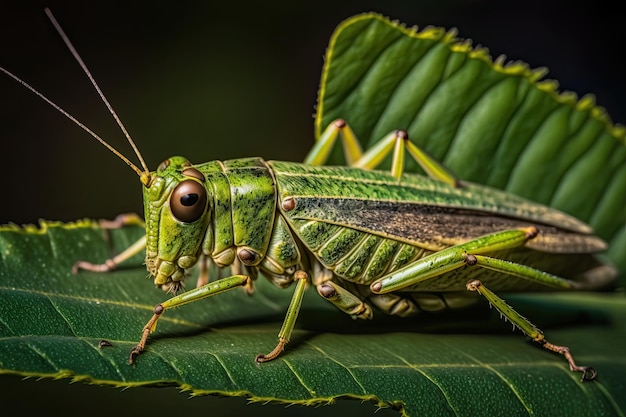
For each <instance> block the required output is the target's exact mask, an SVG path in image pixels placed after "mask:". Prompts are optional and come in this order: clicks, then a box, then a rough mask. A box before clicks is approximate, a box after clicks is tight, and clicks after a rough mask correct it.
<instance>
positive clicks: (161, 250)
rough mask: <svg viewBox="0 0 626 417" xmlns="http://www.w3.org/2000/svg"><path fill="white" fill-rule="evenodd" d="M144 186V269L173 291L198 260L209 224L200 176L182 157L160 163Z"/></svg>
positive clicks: (207, 208) (202, 176)
mask: <svg viewBox="0 0 626 417" xmlns="http://www.w3.org/2000/svg"><path fill="white" fill-rule="evenodd" d="M150 177H151V179H150V182H149V184H148V185H146V186H145V187H144V193H143V197H144V211H145V221H146V266H147V268H148V271H149V272H150V274H151V275H153V276H154V283H155V285H157V286H158V287H161V288H162V289H163V290H165V291H169V292H176V291H177V290H178V288H179V287H180V285H181V284H182V281H183V279H184V278H185V271H186V270H187V269H188V268H191V267H192V266H193V265H195V264H196V262H197V261H198V258H199V256H200V255H201V248H202V242H203V238H202V237H203V236H204V235H205V233H206V230H207V227H208V225H209V221H210V217H211V216H210V210H209V201H211V200H212V198H209V196H208V195H207V187H206V184H205V182H206V180H205V177H204V175H203V174H202V173H201V172H200V171H199V170H198V169H196V168H194V167H193V166H192V164H191V163H190V162H189V161H188V160H187V159H186V158H183V157H180V156H174V157H171V158H169V159H167V160H165V161H164V162H162V163H161V164H160V165H159V167H158V168H157V170H156V171H155V172H152V173H151V174H150Z"/></svg>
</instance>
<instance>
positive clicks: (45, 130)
mask: <svg viewBox="0 0 626 417" xmlns="http://www.w3.org/2000/svg"><path fill="white" fill-rule="evenodd" d="M22 3H24V2H21V1H1V2H0V56H1V61H0V65H2V66H4V67H5V68H7V69H9V70H10V71H12V72H14V73H16V74H17V75H19V76H20V77H22V78H23V79H24V80H25V81H27V82H28V83H30V84H32V85H33V86H35V87H36V88H37V89H39V90H40V91H41V92H42V93H44V94H46V95H47V96H48V97H49V98H51V99H52V100H53V101H56V102H57V103H58V104H59V105H61V106H62V107H64V108H65V109H66V110H68V111H69V112H70V113H72V114H73V115H74V116H75V117H77V118H78V119H79V120H81V121H82V122H84V123H85V124H87V125H88V126H90V127H91V128H92V129H94V130H95V131H96V132H98V133H100V134H101V136H103V137H105V138H107V140H109V141H110V142H111V143H112V144H113V145H114V146H115V147H117V148H118V149H120V150H121V151H122V152H123V153H124V154H125V155H127V156H128V157H130V158H131V159H132V160H133V161H134V160H135V158H134V156H133V155H132V153H131V151H130V148H129V147H128V145H127V144H125V143H124V138H123V136H122V135H121V134H120V133H119V130H118V129H117V128H116V126H115V124H114V122H113V121H112V118H111V117H110V116H109V115H108V114H107V110H106V108H105V107H104V106H103V104H102V103H100V102H99V99H98V97H97V95H96V94H95V92H94V91H93V89H92V88H91V86H90V85H89V84H88V81H87V79H86V77H85V76H84V75H83V74H82V73H81V71H80V69H79V67H78V65H77V64H76V63H75V62H74V60H73V59H72V58H71V56H70V55H69V53H68V52H67V50H66V49H65V47H64V46H63V44H62V43H61V41H60V40H59V37H58V36H57V35H56V34H55V32H54V30H53V29H52V27H51V25H50V24H49V22H48V21H47V19H46V17H45V15H44V13H43V8H44V7H45V6H48V7H50V8H51V9H52V11H53V12H54V13H55V15H56V17H57V19H58V20H59V21H60V22H61V24H62V25H63V27H64V29H65V30H66V32H67V33H68V35H69V36H70V38H71V39H72V41H73V42H74V45H75V46H76V47H77V49H78V50H79V52H80V53H81V54H82V56H83V59H84V60H85V62H86V63H87V65H88V66H89V67H90V69H91V71H92V73H93V75H94V76H95V77H96V79H97V80H98V82H99V83H100V86H101V88H102V89H103V90H104V92H105V93H106V94H107V96H108V98H109V100H110V101H111V102H112V104H113V106H114V107H115V108H116V111H117V112H118V114H119V115H120V117H121V118H122V120H123V121H124V122H125V124H126V126H127V128H128V130H129V131H130V133H131V135H133V137H134V138H135V140H136V141H137V143H138V146H139V148H140V149H141V151H142V153H143V155H144V157H145V158H146V160H147V162H148V165H149V167H150V168H151V169H154V168H155V167H156V166H157V164H158V163H159V162H161V161H162V160H163V159H165V158H167V157H169V156H171V155H176V154H180V155H185V156H187V157H188V158H189V159H191V160H192V161H195V162H204V161H208V160H212V159H228V158H234V157H242V156H262V157H265V158H268V159H285V160H295V161H299V160H302V158H303V157H304V156H305V154H306V152H307V150H308V149H309V148H310V147H311V145H312V143H313V118H312V115H313V113H314V105H315V102H316V96H317V88H318V82H319V76H320V71H321V68H322V64H323V55H324V52H325V48H326V45H327V42H328V40H329V38H330V36H331V34H332V32H333V30H334V28H335V27H336V25H337V24H338V23H340V22H341V21H342V20H343V19H345V18H347V17H349V16H352V15H354V14H357V13H361V12H366V11H377V12H380V13H382V14H384V15H386V16H388V17H390V18H393V19H398V20H400V21H401V22H404V23H406V24H407V25H409V26H412V25H419V26H420V27H424V26H427V25H435V26H443V27H446V28H450V27H456V28H458V32H459V36H460V37H463V38H471V39H473V41H474V44H480V45H483V46H487V47H488V48H489V50H490V51H491V54H492V56H494V57H496V56H498V55H500V54H506V55H507V57H509V58H510V59H514V60H522V61H525V62H527V63H529V64H530V66H531V67H533V68H534V67H540V66H547V67H548V68H549V69H550V72H549V74H548V76H547V78H554V79H557V80H559V82H560V85H561V87H562V89H566V90H572V91H575V92H576V93H578V94H579V95H580V96H582V95H584V94H586V93H590V92H591V93H594V94H595V95H596V98H597V102H598V104H600V105H601V106H603V107H605V108H606V109H607V110H608V112H609V114H610V115H611V117H612V118H613V120H615V121H617V122H626V106H625V104H624V97H626V91H625V90H626V88H625V86H624V82H623V76H622V74H623V66H621V65H620V64H619V62H618V61H621V59H623V53H624V45H625V40H626V35H625V34H624V30H623V14H619V13H617V12H616V10H613V9H612V7H611V6H609V3H608V2H603V1H593V2H584V3H583V4H584V6H576V5H572V4H570V3H569V2H564V1H563V2H561V1H558V2H549V1H544V2H539V1H526V2H504V1H489V0H482V1H481V0H473V1H462V0H450V1H435V0H430V1H426V0H424V1H398V0H396V1H394V0H385V1H382V0H380V1H373V0H370V1H362V0H361V1H356V0H355V1H339V0H335V1H327V0H318V1H300V2H295V1H293V2H284V3H283V2H277V3H271V2H267V1H266V2H258V3H255V4H248V3H240V2H235V1H231V2H224V3H222V4H217V5H212V4H209V2H194V3H193V4H192V5H187V4H185V3H177V4H175V3H174V2H158V1H157V2H145V1H143V2H142V1H140V2H117V1H90V2H78V1H76V2H69V1H65V2H64V1H46V2H43V1H30V2H28V4H22ZM0 111H1V114H2V116H1V117H2V118H1V120H2V124H1V127H0V132H1V133H0V140H1V154H2V162H1V163H2V165H1V172H2V175H3V177H4V178H3V180H2V184H3V185H2V196H1V197H0V224H5V223H8V222H14V223H18V224H22V223H36V222H37V221H38V219H40V218H44V219H48V220H63V221H71V220H76V219H79V218H84V217H89V218H112V217H114V216H115V215H116V214H118V213H121V212H128V211H135V212H140V210H141V207H142V206H141V194H140V184H139V182H138V181H137V177H136V175H135V174H134V173H133V172H132V171H131V170H129V169H128V168H127V167H125V165H124V164H123V163H122V162H121V161H119V160H117V158H115V157H114V156H113V155H112V154H110V153H109V152H108V151H106V150H105V149H104V148H102V146H100V145H98V144H97V143H95V141H93V140H92V139H90V138H89V137H88V136H87V135H86V134H85V133H84V132H82V130H80V129H79V128H77V127H76V126H74V125H72V124H71V122H69V121H68V120H66V119H65V118H64V117H63V116H61V115H60V114H59V113H57V112H56V111H54V110H53V109H51V108H50V107H49V106H48V105H46V104H45V103H43V102H42V101H41V100H39V99H38V98H37V97H35V96H34V95H33V94H31V93H29V92H28V91H27V90H25V89H24V88H23V87H21V86H20V85H19V84H17V83H15V82H14V81H12V80H10V79H9V78H7V77H4V76H0ZM18 381H19V378H18V377H15V376H3V377H1V378H0V387H1V388H0V389H2V390H3V391H2V392H3V394H2V396H1V398H2V406H3V408H6V409H10V408H14V409H16V410H20V413H29V412H33V413H38V414H39V415H54V414H60V413H61V412H63V413H64V414H66V415H73V414H76V415H78V414H79V413H80V414H81V415H85V414H88V415H92V416H94V415H95V416H99V415H110V414H112V413H115V414H116V415H119V414H120V411H119V410H115V411H113V409H112V408H110V407H109V405H110V404H117V405H118V406H122V410H126V412H128V413H131V412H135V413H136V412H137V410H136V408H135V407H136V406H142V407H146V408H145V409H144V412H146V413H148V412H155V413H156V412H160V413H164V412H167V413H176V412H180V413H183V412H184V413H188V412H207V413H211V414H212V415H220V412H222V411H220V409H219V407H222V408H223V409H224V410H225V411H223V413H224V414H225V413H227V412H229V411H230V412H237V413H239V414H240V415H261V414H260V413H267V414H268V415H269V414H274V413H277V412H280V413H284V414H285V415H305V414H303V413H307V414H308V415H314V414H322V413H324V414H336V413H359V412H360V413H364V414H366V415H372V414H373V412H374V410H375V408H374V407H373V406H371V405H360V404H359V403H358V402H356V401H352V402H347V401H342V402H341V403H342V404H341V405H340V408H322V409H317V410H315V409H305V410H303V409H302V408H301V407H294V408H291V409H284V408H283V407H282V406H271V407H270V406H264V407H263V406H260V405H253V406H245V404H246V401H245V400H244V399H228V400H227V399H217V398H213V397H203V398H196V399H193V400H188V399H187V395H186V394H178V393H177V392H176V390H175V389H166V390H158V391H157V390H155V389H133V390H129V391H124V392H122V391H119V390H114V389H109V388H96V387H89V386H86V385H84V384H73V385H69V384H68V383H67V381H60V382H59V381H39V382H34V381H29V382H20V383H17V382H18ZM11 405H13V406H14V407H11ZM377 415H383V413H380V414H377ZM385 415H386V414H385ZM389 415H394V413H391V412H389Z"/></svg>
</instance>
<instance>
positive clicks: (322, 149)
mask: <svg viewBox="0 0 626 417" xmlns="http://www.w3.org/2000/svg"><path fill="white" fill-rule="evenodd" d="M338 136H339V137H340V138H341V141H342V144H343V149H344V154H345V157H346V163H347V164H348V165H349V166H351V167H357V168H363V169H374V168H376V167H378V166H379V165H380V163H381V162H382V161H383V159H384V158H385V157H386V156H387V155H389V153H390V152H393V157H392V161H391V174H392V175H393V176H394V177H396V178H398V179H399V178H401V177H402V173H403V171H404V158H405V154H406V153H407V152H408V153H409V155H411V157H413V159H414V160H415V161H416V162H417V163H418V164H419V165H420V166H421V167H422V169H423V170H424V171H425V172H426V173H427V174H428V175H429V176H430V177H431V178H435V179H438V180H440V181H443V182H446V183H448V184H450V185H452V186H455V187H460V186H461V183H460V181H459V180H458V179H457V178H456V177H455V175H454V174H453V173H452V172H451V171H450V170H449V169H448V168H446V167H445V166H444V165H443V164H441V163H439V162H438V161H437V160H435V159H434V158H433V157H432V156H430V155H428V154H427V153H426V151H424V150H423V149H420V148H419V147H418V146H417V145H415V144H414V143H413V142H411V141H410V140H409V135H408V134H407V132H406V131H404V130H396V131H394V132H391V133H390V134H388V135H387V136H385V137H384V138H383V139H381V140H380V141H379V142H378V143H377V144H376V145H374V146H373V147H372V148H370V149H369V150H368V151H367V152H365V153H363V151H362V150H361V145H359V141H358V139H357V137H356V135H355V134H354V132H353V131H352V129H350V126H348V124H347V123H346V122H345V121H344V120H343V119H338V120H335V121H334V122H333V123H331V124H330V125H329V126H328V127H327V128H326V130H324V132H323V133H322V135H321V136H320V138H319V140H318V141H317V142H316V143H315V145H314V146H313V149H311V151H310V152H309V154H308V155H307V157H306V158H305V160H304V163H305V164H310V165H323V164H324V163H326V161H327V160H328V157H329V155H330V152H331V150H332V149H333V146H334V144H335V142H336V140H337V137H338Z"/></svg>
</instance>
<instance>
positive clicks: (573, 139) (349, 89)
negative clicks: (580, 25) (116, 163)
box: [315, 13, 626, 284]
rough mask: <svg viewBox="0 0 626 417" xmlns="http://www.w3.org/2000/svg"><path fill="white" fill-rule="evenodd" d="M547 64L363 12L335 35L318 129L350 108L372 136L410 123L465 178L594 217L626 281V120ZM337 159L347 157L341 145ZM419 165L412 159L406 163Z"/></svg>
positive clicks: (364, 139)
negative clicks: (561, 88)
mask: <svg viewBox="0 0 626 417" xmlns="http://www.w3.org/2000/svg"><path fill="white" fill-rule="evenodd" d="M545 73H546V71H545V69H543V68H540V69H536V70H531V69H529V68H528V66H527V65H526V64H524V63H521V62H506V63H505V62H502V61H501V60H496V61H495V62H493V61H492V60H491V58H490V57H489V55H488V53H487V51H486V50H485V49H483V48H472V46H471V42H470V41H469V40H468V41H461V40H459V39H457V38H456V32H455V31H446V30H444V29H442V28H433V27H429V28H426V29H424V30H422V31H416V30H415V28H411V29H409V28H405V27H404V26H402V25H401V24H399V23H394V22H391V21H389V20H388V19H386V18H383V17H382V16H380V15H377V14H372V13H369V14H363V15H360V16H355V17H353V18H350V19H348V20H346V21H345V22H343V23H342V24H341V25H340V26H339V27H338V28H337V30H336V31H335V33H334V34H333V37H332V39H331V44H330V47H329V50H328V53H327V55H326V60H325V65H324V70H323V74H322V85H321V87H320V94H319V103H318V108H317V117H316V121H315V126H316V134H317V137H319V135H320V133H321V131H322V130H323V129H324V128H325V127H326V126H328V125H329V124H330V123H331V122H332V121H333V120H335V119H337V118H343V119H344V120H346V121H347V122H348V123H349V124H350V126H351V127H352V129H353V130H354V132H355V133H356V135H357V136H358V137H359V139H360V141H361V143H362V144H363V146H364V147H365V148H368V147H370V146H372V145H373V144H374V143H376V142H377V141H378V140H380V139H381V138H382V137H383V136H385V135H386V134H388V133H389V132H392V131H393V130H395V129H405V130H406V131H407V132H408V133H409V137H410V138H411V140H412V141H414V142H416V143H417V144H419V145H421V146H422V147H423V148H424V149H425V150H426V151H428V152H429V153H430V154H431V155H433V156H434V157H435V158H436V159H437V160H439V161H442V162H443V163H444V164H445V165H446V166H447V167H448V168H450V169H452V171H453V172H455V173H456V174H457V175H458V176H459V178H461V179H463V180H466V181H473V182H477V183H481V184H485V185H490V186H493V187H496V188H501V189H504V190H507V191H510V192H512V193H514V194H517V195H520V196H523V197H527V198H530V199H531V200H533V201H537V202H540V203H544V204H548V205H550V206H552V207H555V208H558V209H560V210H563V211H565V212H568V213H570V214H573V215H574V216H576V217H578V218H579V219H581V220H583V221H585V222H587V223H589V224H590V225H591V226H592V227H593V228H594V229H595V231H596V233H597V234H598V235H599V236H600V237H602V238H603V239H605V240H606V241H607V242H608V243H609V246H610V248H611V249H610V250H609V252H608V256H609V259H611V260H612V261H613V262H614V263H615V264H617V265H618V267H619V268H620V270H621V271H622V277H623V281H622V284H626V251H625V250H624V247H626V227H624V226H625V224H626V210H624V207H626V146H625V145H626V128H624V126H614V125H613V124H612V123H611V121H610V119H609V116H608V115H607V114H606V112H605V111H604V110H603V109H602V108H599V107H597V106H596V105H595V102H594V99H593V97H592V96H585V97H583V98H582V99H580V100H578V99H577V97H576V95H575V94H574V93H571V92H563V93H559V92H557V90H556V87H557V85H558V84H557V83H556V82H555V81H551V80H544V81H540V79H541V78H542V77H543V75H545ZM337 151H339V149H337ZM388 159H389V158H388ZM333 162H335V163H340V164H341V163H344V161H343V158H342V157H341V156H340V155H339V152H336V153H335V154H334V158H333ZM387 166H388V165H387ZM417 169H418V168H416V165H415V163H414V162H413V161H412V160H408V159H407V170H409V171H414V170H417ZM581 190H584V192H581Z"/></svg>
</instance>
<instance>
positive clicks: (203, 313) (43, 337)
mask: <svg viewBox="0 0 626 417" xmlns="http://www.w3.org/2000/svg"><path fill="white" fill-rule="evenodd" d="M141 233H142V230H141V229H140V228H125V229H122V230H113V231H112V235H111V240H112V242H113V244H114V246H115V247H114V248H113V250H115V251H117V250H119V249H120V248H123V247H126V246H128V245H129V244H130V243H132V241H133V240H134V239H136V238H138V237H139V236H141ZM109 250H110V248H109V247H108V245H107V240H106V239H104V233H103V231H102V230H101V229H99V228H98V227H97V226H96V225H95V224H94V223H91V222H88V221H85V222H81V223H77V224H73V225H62V224H55V223H42V227H41V229H37V228H35V227H28V228H26V229H21V228H18V227H11V226H9V227H4V228H3V229H2V230H0V253H2V256H3V268H2V270H1V272H0V292H1V294H2V300H3V303H1V304H0V324H1V326H0V369H1V370H0V372H2V373H15V374H20V375H25V376H37V377H43V376H45V377H55V378H59V377H62V378H72V379H75V380H81V381H87V382H91V383H98V384H111V385H115V386H120V387H132V386H139V385H154V384H158V385H164V384H165V385H167V384H171V385H175V386H180V387H184V388H185V389H189V390H192V391H193V392H194V393H195V394H223V395H243V396H249V397H250V398H251V399H252V400H253V401H269V400H272V401H279V402H290V403H301V404H316V403H325V402H328V401H331V400H333V399H337V398H342V397H350V398H361V399H367V400H370V401H373V402H375V403H376V404H378V405H379V406H386V407H394V408H400V409H401V410H402V411H403V413H405V414H408V415H421V414H424V413H425V414H427V415H433V414H435V415H475V414H476V413H478V412H480V411H481V410H482V411H488V412H489V413H491V414H501V413H504V412H506V413H507V415H526V414H530V413H535V414H540V415H542V414H548V413H553V414H554V413H560V414H568V415H589V414H592V413H593V412H598V413H602V414H604V415H619V413H620V410H621V412H623V411H624V410H626V401H625V399H624V397H623V395H621V393H622V392H623V390H624V388H625V387H624V378H623V375H624V372H626V362H625V361H624V360H623V357H622V353H623V352H624V349H626V337H624V336H625V335H626V326H625V325H624V322H623V320H619V318H620V317H623V316H624V314H625V313H626V300H624V298H623V296H622V295H619V296H617V295H608V294H607V295H581V294H569V295H556V294H551V295H549V296H542V297H539V298H535V297H518V298H517V299H515V298H514V299H513V300H512V301H513V303H514V305H516V306H518V307H519V308H520V309H521V311H524V312H528V311H532V312H533V315H532V317H533V318H534V319H536V320H537V322H538V324H541V325H545V326H547V327H548V330H549V331H548V337H549V340H552V341H554V342H555V343H562V344H568V345H571V346H572V347H574V349H575V350H574V352H573V353H574V354H575V355H576V358H577V360H578V361H579V362H580V363H583V364H590V365H593V366H594V367H596V369H598V371H599V373H600V378H599V380H598V381H596V382H593V383H585V384H583V383H581V382H579V381H578V378H579V376H578V375H577V374H574V373H572V372H570V371H569V369H568V368H567V366H566V362H565V361H564V360H563V359H562V358H561V357H560V356H557V355H554V354H551V353H549V352H547V351H544V350H542V349H540V348H538V347H536V346H533V345H529V344H528V343H525V342H524V338H523V337H521V336H520V334H519V333H517V332H516V333H512V332H511V331H510V329H509V328H508V326H507V325H505V324H503V323H502V321H501V320H499V318H498V317H495V315H490V314H486V313H489V312H488V310H487V309H482V308H477V309H476V310H470V311H469V312H467V311H464V312H463V313H462V314H458V313H454V312H452V313H449V314H443V315H435V316H434V317H425V318H424V320H394V319H388V318H385V319H379V320H374V321H373V322H371V323H370V322H361V321H359V322H353V321H352V320H350V319H349V318H348V317H347V316H346V315H344V314H343V313H340V312H338V311H336V310H335V309H334V308H332V307H329V303H327V302H325V301H323V300H321V298H320V297H318V296H317V295H316V294H314V291H310V292H309V293H308V294H307V296H306V298H305V301H304V307H303V311H302V313H301V316H300V320H299V322H298V329H297V331H296V332H295V335H294V337H293V340H292V342H291V343H290V344H289V345H288V346H287V351H286V352H285V354H284V355H283V356H281V357H280V358H279V359H277V360H275V361H273V362H269V363H265V364H262V365H258V364H256V363H255V361H254V358H255V355H256V354H258V353H262V352H263V353H265V352H266V351H269V350H270V349H271V348H273V346H274V345H275V343H276V334H277V332H278V330H279V328H280V323H281V321H282V318H283V314H284V311H285V308H286V305H287V304H288V301H289V297H290V291H288V290H287V291H286V290H279V289H277V288H274V287H273V286H272V285H271V284H268V283H267V282H266V280H264V279H261V280H259V281H258V285H257V286H256V293H255V294H254V296H252V297H248V296H246V295H245V294H244V293H243V291H235V292H231V293H225V294H222V295H220V296H217V297H213V298H212V299H210V300H205V301H203V302H198V303H194V304H190V305H187V306H185V307H184V308H180V309H175V310H173V311H168V312H167V313H166V314H164V316H163V318H162V319H161V321H160V322H159V326H158V328H157V330H156V332H155V333H154V335H153V337H152V338H151V339H150V342H149V344H148V348H147V351H146V352H145V353H144V354H143V355H141V356H140V357H139V358H138V359H137V363H136V365H134V366H131V365H129V364H128V363H127V358H128V353H129V351H130V349H131V348H132V347H133V346H134V344H136V342H137V341H138V338H139V336H140V333H141V329H142V327H143V326H144V324H145V322H146V321H147V320H148V318H149V317H150V316H151V314H152V306H153V305H154V304H156V303H157V302H159V301H160V300H163V299H164V298H165V297H166V296H165V294H163V293H162V291H160V290H157V289H155V288H154V286H153V285H152V283H151V281H150V280H147V279H146V273H145V270H144V268H143V267H142V266H141V260H140V259H134V260H131V261H129V266H128V267H127V268H125V269H122V270H120V271H116V272H113V273H110V274H95V273H86V272H84V273H80V274H79V275H77V276H74V275H72V274H71V272H70V271H71V268H72V265H73V263H74V262H75V261H76V260H77V259H89V260H92V261H102V260H104V259H106V258H107V257H108V256H109V254H110V253H109ZM548 301H549V305H548V304H547V302H548ZM544 303H545V304H544ZM573 324H575V326H571V325H573ZM103 339H104V340H107V341H109V342H110V343H111V344H112V345H113V346H111V347H103V348H100V347H99V342H100V341H101V340H103ZM546 387H549V388H550V389H546ZM555 393H559V394H556V395H555ZM558 395H562V398H561V399H559V400H558V401H555V397H556V396H558ZM477 398H479V399H480V401H476V400H475V399H477Z"/></svg>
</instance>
